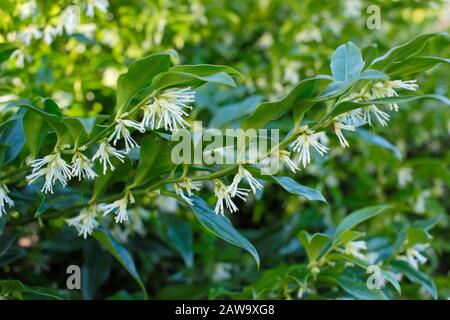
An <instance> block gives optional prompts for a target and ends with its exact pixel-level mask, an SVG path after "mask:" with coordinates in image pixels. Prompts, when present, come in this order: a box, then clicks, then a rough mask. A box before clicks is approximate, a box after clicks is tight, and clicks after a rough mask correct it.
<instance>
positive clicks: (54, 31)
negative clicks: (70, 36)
mask: <svg viewBox="0 0 450 320" xmlns="http://www.w3.org/2000/svg"><path fill="white" fill-rule="evenodd" d="M61 32H62V28H60V27H53V26H46V27H45V28H44V42H45V43H46V44H48V45H50V44H51V43H52V42H53V39H54V38H55V37H56V36H58V35H60V34H61Z"/></svg>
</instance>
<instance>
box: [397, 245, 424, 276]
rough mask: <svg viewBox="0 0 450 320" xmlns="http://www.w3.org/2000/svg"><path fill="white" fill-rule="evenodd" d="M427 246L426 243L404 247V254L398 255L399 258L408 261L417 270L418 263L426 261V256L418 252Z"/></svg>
mask: <svg viewBox="0 0 450 320" xmlns="http://www.w3.org/2000/svg"><path fill="white" fill-rule="evenodd" d="M427 248H428V244H416V245H415V246H414V247H411V248H408V249H406V256H398V258H399V259H400V260H404V261H406V262H408V263H409V264H410V265H411V267H413V268H414V269H416V270H419V265H421V264H424V263H426V262H427V260H428V259H427V257H425V256H424V255H422V254H421V253H420V252H422V251H425V250H426V249H427Z"/></svg>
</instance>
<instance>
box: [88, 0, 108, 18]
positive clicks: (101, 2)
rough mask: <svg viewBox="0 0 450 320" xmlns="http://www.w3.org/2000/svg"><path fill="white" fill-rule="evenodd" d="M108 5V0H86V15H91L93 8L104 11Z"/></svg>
mask: <svg viewBox="0 0 450 320" xmlns="http://www.w3.org/2000/svg"><path fill="white" fill-rule="evenodd" d="M108 6H109V2H108V0H87V3H86V16H87V17H93V16H94V9H95V8H97V9H98V10H100V11H101V12H103V13H105V12H107V11H108Z"/></svg>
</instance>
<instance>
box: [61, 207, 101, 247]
mask: <svg viewBox="0 0 450 320" xmlns="http://www.w3.org/2000/svg"><path fill="white" fill-rule="evenodd" d="M98 215H99V208H98V206H97V205H91V206H89V207H88V208H84V209H83V210H81V212H80V214H79V215H78V216H76V217H73V218H71V219H67V220H66V222H67V224H68V225H69V226H72V227H75V228H76V229H77V231H78V235H79V236H83V238H85V239H86V238H87V236H88V235H91V234H92V232H93V231H94V229H95V228H97V227H98V225H99V223H98V221H97V217H98Z"/></svg>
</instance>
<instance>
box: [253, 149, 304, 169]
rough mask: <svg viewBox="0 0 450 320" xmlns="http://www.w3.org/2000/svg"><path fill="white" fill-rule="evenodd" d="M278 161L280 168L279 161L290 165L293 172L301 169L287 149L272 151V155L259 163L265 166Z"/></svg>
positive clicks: (287, 165)
mask: <svg viewBox="0 0 450 320" xmlns="http://www.w3.org/2000/svg"><path fill="white" fill-rule="evenodd" d="M274 162H275V163H276V165H277V167H276V168H278V163H280V162H281V164H283V165H285V166H286V167H288V168H289V169H290V170H291V171H292V172H293V173H295V172H296V171H298V170H300V168H299V167H298V166H297V165H296V164H295V162H294V161H292V160H291V153H290V152H289V151H287V150H276V151H274V152H272V156H271V157H269V158H266V159H262V160H261V161H260V162H259V163H260V164H262V165H264V166H270V165H271V164H272V163H274Z"/></svg>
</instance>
